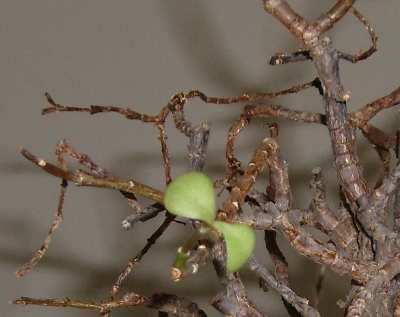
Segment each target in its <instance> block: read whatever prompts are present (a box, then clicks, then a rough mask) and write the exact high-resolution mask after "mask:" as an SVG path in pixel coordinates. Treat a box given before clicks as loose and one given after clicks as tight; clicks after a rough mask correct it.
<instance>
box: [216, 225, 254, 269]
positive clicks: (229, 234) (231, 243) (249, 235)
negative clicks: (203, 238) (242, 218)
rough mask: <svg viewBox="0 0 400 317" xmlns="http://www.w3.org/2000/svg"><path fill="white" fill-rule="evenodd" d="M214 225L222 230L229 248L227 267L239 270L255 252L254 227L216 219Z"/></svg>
mask: <svg viewBox="0 0 400 317" xmlns="http://www.w3.org/2000/svg"><path fill="white" fill-rule="evenodd" d="M212 226H213V227H214V228H215V229H217V230H219V231H221V232H222V234H223V235H224V237H225V242H226V248H227V260H226V268H227V269H228V271H230V272H235V271H237V270H239V269H240V268H241V267H242V266H243V265H244V264H245V263H246V262H247V260H248V259H249V258H250V256H251V255H252V254H253V251H254V247H255V244H256V236H255V233H254V230H253V228H252V227H250V226H247V225H244V224H239V223H226V222H222V221H215V222H214V223H213V224H212Z"/></svg>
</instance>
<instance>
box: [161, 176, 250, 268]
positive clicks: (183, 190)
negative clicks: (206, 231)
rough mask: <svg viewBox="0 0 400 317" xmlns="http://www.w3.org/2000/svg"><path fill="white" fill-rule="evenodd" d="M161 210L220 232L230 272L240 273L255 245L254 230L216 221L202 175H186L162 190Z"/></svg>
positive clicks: (209, 187) (211, 194)
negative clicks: (194, 220)
mask: <svg viewBox="0 0 400 317" xmlns="http://www.w3.org/2000/svg"><path fill="white" fill-rule="evenodd" d="M164 206H165V207H166V208H167V210H168V211H169V212H170V213H172V214H174V215H177V216H183V217H187V218H192V219H198V220H201V221H203V222H205V223H206V224H207V225H208V226H210V227H213V228H214V229H217V230H218V231H220V232H221V233H222V234H223V236H224V238H225V242H226V248H227V269H228V270H229V271H231V272H235V271H237V270H238V269H240V268H241V267H242V266H243V264H245V263H246V262H247V260H248V259H249V257H250V256H251V254H252V253H253V250H254V247H255V241H256V239H255V234H254V230H253V228H251V227H250V226H247V225H244V224H236V223H226V222H222V221H216V220H215V217H216V210H217V208H216V206H215V193H214V186H213V183H212V182H211V180H210V179H209V178H208V177H207V176H206V175H205V174H203V173H200V172H189V173H185V174H183V175H181V176H180V177H178V178H177V179H176V180H174V181H173V182H172V183H171V184H169V185H168V187H167V189H166V190H165V194H164Z"/></svg>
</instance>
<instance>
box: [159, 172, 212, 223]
mask: <svg viewBox="0 0 400 317" xmlns="http://www.w3.org/2000/svg"><path fill="white" fill-rule="evenodd" d="M164 206H165V207H166V208H167V210H168V211H169V212H170V213H172V214H174V215H177V216H182V217H187V218H192V219H199V220H202V221H204V222H206V223H208V224H211V223H213V221H214V219H215V214H216V207H215V193H214V186H213V183H212V182H211V180H210V179H209V178H208V177H207V176H206V175H205V174H203V173H199V172H189V173H185V174H183V175H181V176H179V177H178V178H177V179H175V180H174V181H173V182H172V183H171V184H169V185H168V186H167V189H166V190H165V194H164Z"/></svg>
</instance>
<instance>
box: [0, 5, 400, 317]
mask: <svg viewBox="0 0 400 317" xmlns="http://www.w3.org/2000/svg"><path fill="white" fill-rule="evenodd" d="M335 2H336V1H331V0H330V1H311V0H307V1H289V3H290V4H291V5H293V7H294V8H295V9H296V10H298V12H299V13H300V14H301V15H303V16H304V17H305V18H307V19H308V20H309V21H314V20H315V19H316V18H317V17H318V16H319V15H320V14H321V13H322V12H326V11H327V10H329V9H330V8H331V7H332V6H333V5H334V4H335ZM356 7H357V9H358V10H359V11H360V12H361V13H362V14H364V15H365V16H366V17H367V19H368V20H369V22H370V23H371V24H372V26H373V27H374V29H375V31H376V33H377V35H378V37H379V40H378V52H377V53H375V54H374V55H373V56H372V57H370V58H369V59H368V60H366V61H363V62H360V63H358V64H354V65H353V64H350V63H347V62H342V63H341V77H342V82H343V85H344V87H345V89H346V90H348V91H350V92H351V93H352V99H351V101H350V102H349V104H348V106H349V109H350V111H354V110H355V109H357V108H359V107H362V106H364V105H365V104H366V103H368V102H370V101H373V100H375V99H377V98H379V97H381V96H384V95H386V94H388V93H390V92H391V91H392V90H394V89H395V88H397V87H398V86H399V84H400V81H399V69H400V59H399V48H400V47H399V41H398V34H400V24H399V23H398V12H399V10H400V2H399V1H384V0H381V1H372V0H364V1H359V2H358V3H357V6H356ZM1 12H2V18H1V19H0V28H1V31H0V63H1V72H0V76H1V85H0V95H1V99H0V103H1V104H0V106H1V108H0V109H1V116H0V120H1V124H0V129H1V130H0V131H1V136H2V137H1V147H0V150H1V155H0V159H1V161H0V169H1V178H0V186H1V189H0V195H1V196H0V204H1V205H0V216H1V222H0V234H1V245H0V250H1V251H0V266H1V270H0V274H1V287H0V311H1V315H2V316H15V317H16V316H18V317H24V316H53V317H56V316H94V315H97V313H94V312H90V311H81V310H77V309H71V308H69V309H62V308H46V307H35V306H28V307H22V306H15V305H10V304H9V303H8V301H10V300H12V299H15V298H18V297H20V296H30V297H36V298H64V297H68V298H71V299H82V300H88V301H100V300H106V299H107V297H108V294H109V292H110V290H111V286H112V285H113V283H114V282H115V281H116V279H117V277H118V275H119V274H120V272H121V271H122V269H123V268H124V267H125V265H126V264H127V263H128V261H129V260H130V259H132V258H133V257H134V256H135V255H136V254H137V252H138V251H139V250H140V249H142V248H143V246H144V245H145V243H146V239H147V238H148V237H149V236H150V235H151V233H152V232H153V231H154V230H155V229H156V228H157V227H158V226H159V225H160V224H161V222H162V220H163V216H162V215H160V216H159V217H157V218H156V219H152V220H150V221H148V222H146V223H139V224H137V225H135V226H134V228H133V229H131V230H130V231H124V230H123V229H122V226H121V221H122V220H123V219H124V218H125V217H126V216H127V215H128V214H129V213H130V208H129V206H128V205H127V203H126V201H125V200H124V198H123V197H122V195H120V194H119V193H118V192H114V191H111V190H105V189H95V188H77V187H76V186H75V185H74V184H70V186H69V190H68V192H67V201H66V206H65V215H64V220H63V222H62V224H61V226H60V228H59V229H58V230H57V231H56V233H55V234H54V237H53V240H52V243H51V244H50V248H49V250H48V251H47V253H46V255H45V256H44V258H43V260H42V261H41V262H40V263H39V264H38V265H37V266H36V267H35V268H34V269H33V270H32V271H31V272H30V273H28V274H27V275H26V276H25V277H23V278H21V279H18V278H16V277H15V275H14V272H15V271H16V270H17V269H18V268H19V267H20V266H22V265H24V264H25V263H26V262H27V261H28V260H29V259H30V258H31V257H32V255H33V254H34V253H35V252H36V250H37V249H38V248H39V247H40V245H41V244H42V242H43V240H44V238H45V236H46V234H47V232H48V230H49V228H50V225H51V224H52V222H53V219H54V214H55V212H56V210H57V204H58V196H59V184H60V180H59V179H56V178H54V177H52V176H50V175H48V174H46V173H45V172H43V171H42V170H40V169H39V168H38V167H36V166H34V165H32V164H30V163H29V162H28V161H26V160H25V159H24V158H23V157H22V156H21V155H20V154H19V153H18V150H19V148H20V147H21V146H23V147H26V148H27V149H28V150H30V151H31V152H32V153H34V154H36V155H37V156H39V157H43V158H45V159H46V160H48V161H49V162H53V163H56V159H55V157H54V155H53V151H54V148H55V146H56V144H57V141H58V140H60V139H63V138H65V139H67V140H68V141H69V142H70V143H71V144H72V145H73V146H74V147H75V148H77V149H78V150H80V151H81V152H83V153H86V154H88V155H89V156H90V157H91V158H92V159H93V160H94V161H95V162H96V163H97V164H99V165H100V166H102V167H103V168H106V169H107V170H108V171H109V172H111V173H112V174H113V175H114V176H115V177H116V178H121V179H134V180H136V181H139V182H142V183H144V184H147V185H149V186H152V187H154V188H156V189H158V190H164V187H165V182H164V176H163V175H164V174H163V167H162V157H161V151H160V145H159V142H158V140H157V129H156V128H155V127H154V126H153V125H152V124H144V123H141V122H138V121H129V120H127V119H125V118H124V117H122V116H121V115H117V114H98V115H96V116H90V115H88V114H86V113H61V114H50V115H47V116H42V115H41V110H42V108H44V107H47V106H49V105H48V103H47V101H46V99H45V97H44V93H45V92H49V93H50V94H51V95H52V97H53V98H54V100H55V101H56V102H58V103H61V104H62V105H71V106H72V105H74V106H82V107H87V106H89V105H91V104H97V105H114V106H119V107H129V108H131V109H134V110H135V111H138V112H140V113H146V114H151V115H155V114H156V113H158V111H159V110H160V109H161V108H162V107H163V106H164V105H165V104H166V103H167V102H168V100H169V99H170V97H171V96H172V95H173V94H175V93H178V92H181V91H187V90H191V89H198V90H201V91H202V92H204V93H206V94H207V95H209V96H217V97H228V96H236V95H239V94H242V93H251V92H264V91H279V90H283V89H286V88H288V87H291V86H293V85H298V84H301V83H304V82H307V81H310V80H312V79H314V78H315V77H316V72H315V69H314V67H313V64H312V63H311V62H303V63H297V64H289V65H284V66H274V67H272V66H269V64H268V60H269V57H270V56H271V55H273V54H274V53H277V52H293V51H296V50H297V49H298V47H299V44H300V41H299V40H297V39H296V38H294V37H293V36H292V35H291V34H290V33H289V32H288V31H287V30H286V29H285V28H284V27H283V26H282V25H280V23H279V22H278V21H276V20H275V19H274V18H273V17H271V16H269V15H268V14H267V13H266V12H265V11H264V10H263V5H262V1H239V0H229V1H228V0H220V1H210V0H203V1H198V0H187V1H175V0H165V1H113V2H110V1H95V2H94V1H39V2H37V1H7V0H6V1H2V5H1ZM329 35H331V36H332V38H333V43H334V46H335V47H336V48H337V49H338V50H342V51H344V52H348V53H357V52H358V51H359V50H361V49H363V50H365V49H368V48H369V46H370V40H369V36H368V33H367V32H366V30H365V27H364V25H362V24H361V23H359V21H358V20H357V19H356V18H355V17H354V16H352V15H351V14H348V15H347V16H346V17H345V18H344V19H343V20H342V21H341V22H340V23H338V24H337V25H336V26H335V28H334V29H333V30H331V31H330V32H329ZM265 103H273V104H279V105H283V106H285V107H290V108H292V109H298V110H308V111H314V112H321V111H323V108H322V104H321V98H320V97H319V96H318V93H317V91H316V90H314V89H312V90H309V91H305V92H302V93H300V94H298V95H295V96H288V97H284V98H279V99H276V100H272V101H271V100H266V101H265ZM242 107H243V104H238V105H229V106H226V105H225V106H217V105H210V104H204V103H203V102H201V101H199V100H196V99H194V100H190V101H189V102H188V104H187V106H186V108H185V109H186V114H187V118H188V119H189V120H191V121H192V123H193V124H200V123H202V122H210V123H211V126H212V128H211V139H210V143H209V151H208V156H207V161H206V167H205V170H204V171H205V173H207V174H208V175H210V176H211V177H212V178H213V179H218V178H222V177H223V176H224V171H225V158H224V154H225V143H226V137H227V131H228V130H229V127H230V125H231V124H232V123H233V121H234V120H235V119H236V118H237V117H239V115H240V114H241V109H242ZM395 115H396V109H390V110H387V111H386V112H384V113H383V114H380V115H378V116H377V117H376V118H374V120H373V123H374V124H376V125H377V126H379V127H381V128H384V129H385V131H388V132H391V133H393V132H394V131H396V129H397V122H396V119H395ZM265 122H267V121H265V120H254V121H252V125H250V126H249V127H246V129H245V131H244V132H243V134H242V135H240V137H239V138H238V140H237V144H236V147H235V151H236V155H237V157H238V158H239V159H241V160H242V161H243V162H244V163H245V164H246V163H247V162H248V161H249V159H250V158H251V155H252V152H253V151H254V149H255V148H256V147H257V146H258V144H260V142H261V140H262V139H263V138H264V137H266V136H268V131H267V129H266V128H265V127H262V126H261V125H262V123H265ZM269 122H271V121H269ZM275 122H278V123H279V125H280V135H279V137H278V141H279V143H280V145H281V149H282V154H283V156H284V158H285V159H286V160H287V161H288V162H289V164H290V173H291V174H290V175H291V181H292V189H293V195H294V205H295V207H299V208H306V207H307V206H308V204H309V201H310V199H311V193H310V190H309V185H308V184H309V181H310V179H311V171H312V169H313V168H314V167H316V166H318V165H321V166H323V167H324V176H325V179H326V182H327V187H328V189H329V200H330V201H331V203H332V205H331V207H333V208H334V207H336V204H337V198H336V197H337V191H336V190H337V182H336V178H335V175H334V170H333V167H332V155H331V149H330V143H329V139H328V133H327V131H326V129H325V128H324V127H321V126H317V125H307V124H303V123H294V122H285V121H282V120H278V121H276V120H275ZM167 134H168V146H169V147H170V151H171V157H172V166H173V169H172V173H173V176H174V177H175V176H177V175H179V174H180V173H183V172H184V171H185V170H186V167H187V150H186V144H187V142H188V140H187V139H186V138H185V137H184V136H183V135H181V134H180V133H178V132H177V131H175V130H174V127H173V124H172V123H171V120H170V121H169V123H168V124H167ZM358 148H359V152H360V157H361V159H362V162H363V163H364V164H365V169H366V174H367V177H368V180H369V182H370V184H374V182H375V181H376V178H377V175H378V173H379V162H378V158H377V155H376V154H375V153H374V151H373V150H372V148H371V146H369V145H368V144H367V143H366V142H365V140H363V138H362V136H361V137H360V138H359V144H358ZM68 162H69V166H70V168H71V169H76V168H78V165H77V164H76V163H75V162H72V161H68ZM266 180H267V176H266V175H263V177H262V178H261V183H260V186H261V187H260V189H262V188H263V187H264V186H265V184H266ZM262 182H264V183H262ZM140 201H141V202H142V203H143V204H147V203H149V201H146V200H144V199H141V200H140ZM189 232H190V229H189V228H186V227H184V226H182V225H180V224H177V223H175V224H172V225H171V227H170V228H169V229H168V230H167V232H166V233H165V235H164V236H162V238H161V239H160V240H159V241H158V243H157V244H156V245H155V246H154V247H153V248H152V249H151V250H150V252H149V253H148V254H147V255H146V256H145V257H144V259H143V260H142V262H141V264H140V265H139V267H138V268H137V269H135V270H134V271H133V273H132V274H131V276H130V277H129V278H127V280H126V281H125V283H124V286H123V289H122V291H121V294H123V293H124V292H125V291H132V292H137V293H140V294H143V295H151V294H153V293H157V292H166V293H173V294H176V295H179V296H184V297H187V298H189V299H191V300H193V301H195V302H197V303H198V304H199V305H200V307H201V308H202V309H203V310H204V311H206V312H207V313H208V314H209V316H219V313H218V312H217V311H215V310H214V309H213V308H212V307H211V306H210V304H209V302H210V300H211V299H212V297H213V296H214V295H216V293H217V292H219V291H221V290H222V288H221V286H220V285H219V282H218V280H217V278H216V277H215V275H214V273H213V271H212V268H211V265H210V264H208V265H206V267H204V268H202V269H201V270H200V272H199V273H198V274H197V275H195V276H191V277H189V278H187V279H185V280H183V281H181V282H179V283H174V282H172V280H171V279H170V278H169V268H170V265H171V263H172V262H173V260H174V258H175V254H176V253H175V252H176V249H177V248H178V247H179V246H180V244H181V243H182V242H183V240H184V239H185V237H186V236H187V235H188V234H189ZM259 238H260V239H259V242H258V243H259V245H258V249H257V254H258V256H259V257H260V259H262V261H263V263H265V264H266V265H267V267H269V268H271V269H272V265H271V263H270V260H269V258H268V255H267V254H266V252H265V251H263V241H262V235H260V237H259ZM320 238H321V239H322V240H324V239H325V240H326V239H327V237H323V236H320ZM280 243H281V246H282V249H283V250H284V252H285V255H286V257H287V261H288V262H289V268H290V274H291V286H292V288H293V289H294V290H295V291H296V292H297V293H298V294H299V295H300V296H305V297H307V298H308V299H310V301H311V302H313V299H314V297H315V285H316V283H317V280H318V276H319V273H320V270H321V267H320V266H318V265H316V264H314V263H312V262H311V261H309V260H307V259H305V258H303V257H300V256H298V255H297V254H296V253H295V252H293V249H292V248H291V247H290V245H289V244H288V243H287V242H286V241H283V240H280ZM241 275H242V277H243V279H244V281H245V283H246V284H247V286H248V291H249V297H250V299H251V300H252V301H253V302H254V303H255V305H256V306H257V307H258V308H260V310H261V311H263V312H264V313H266V314H268V315H269V316H286V315H287V314H286V313H285V310H284V309H283V306H282V304H281V301H280V298H279V296H277V295H276V294H275V293H274V291H270V292H268V293H264V292H262V291H261V290H260V289H259V287H258V281H257V280H256V279H255V278H254V276H253V275H252V274H251V272H250V271H249V270H248V269H247V268H244V269H242V271H241ZM348 290H349V280H348V279H347V278H344V277H338V276H337V275H335V274H333V273H332V272H331V271H330V270H329V269H328V270H327V273H326V278H325V280H324V283H323V286H322V291H321V298H320V309H321V312H322V315H323V316H337V315H338V314H340V309H339V308H338V306H337V305H336V304H335V303H336V302H337V301H338V300H339V299H345V296H346V293H347V292H348ZM112 315H113V316H156V315H157V312H156V311H155V310H149V309H140V308H131V309H120V310H117V311H114V312H113V314H112Z"/></svg>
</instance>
